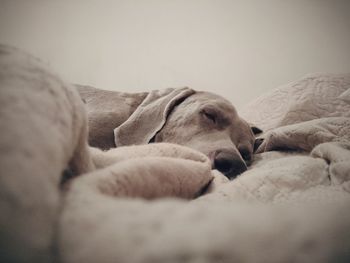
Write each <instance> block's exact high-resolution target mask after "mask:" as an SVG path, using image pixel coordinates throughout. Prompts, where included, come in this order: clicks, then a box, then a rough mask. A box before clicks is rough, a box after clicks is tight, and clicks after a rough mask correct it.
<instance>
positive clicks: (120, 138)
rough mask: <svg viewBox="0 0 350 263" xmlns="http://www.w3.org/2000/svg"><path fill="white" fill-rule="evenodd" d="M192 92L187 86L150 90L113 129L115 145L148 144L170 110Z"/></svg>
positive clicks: (162, 124) (160, 127)
mask: <svg viewBox="0 0 350 263" xmlns="http://www.w3.org/2000/svg"><path fill="white" fill-rule="evenodd" d="M194 93H195V91H194V90H192V89H189V88H187V87H185V88H177V89H173V88H168V89H165V90H154V91H151V92H150V93H149V94H148V95H147V97H146V98H145V99H144V100H143V102H142V103H141V104H140V105H139V106H138V107H137V109H136V110H135V111H134V112H133V114H131V115H130V117H129V118H128V119H127V120H126V121H125V122H124V123H123V124H121V125H120V126H119V127H117V128H115V129H114V141H115V145H116V146H117V147H119V146H125V145H133V144H148V143H149V142H150V140H151V139H152V138H153V137H154V136H155V135H156V133H157V132H158V131H160V130H161V129H162V127H163V126H164V124H165V122H166V120H167V117H168V115H169V113H170V112H171V110H172V109H173V108H174V107H175V106H176V105H177V104H179V103H180V102H181V101H183V100H184V99H185V98H187V97H188V96H190V95H192V94H194Z"/></svg>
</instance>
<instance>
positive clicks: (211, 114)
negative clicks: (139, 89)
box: [115, 88, 261, 178]
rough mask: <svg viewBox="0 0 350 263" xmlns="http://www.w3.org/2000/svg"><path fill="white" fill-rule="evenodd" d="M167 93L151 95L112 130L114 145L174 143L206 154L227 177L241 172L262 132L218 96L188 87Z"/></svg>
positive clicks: (213, 164)
mask: <svg viewBox="0 0 350 263" xmlns="http://www.w3.org/2000/svg"><path fill="white" fill-rule="evenodd" d="M169 92H171V93H174V92H175V94H171V93H168V92H167V93H165V94H167V95H166V96H168V97H165V96H164V95H162V96H159V98H158V97H157V96H158V95H157V96H155V95H151V96H150V99H149V101H150V103H149V102H147V103H143V105H142V106H139V108H138V109H137V110H136V111H135V112H134V114H133V115H131V116H130V118H129V120H128V121H126V122H125V123H124V124H122V125H121V126H119V127H118V128H117V129H115V141H116V145H117V146H119V145H131V144H142V143H149V142H151V141H154V142H171V143H176V144H180V145H184V146H188V147H190V148H193V149H196V150H198V151H200V152H202V153H204V154H206V155H207V156H208V157H209V158H210V159H211V161H212V167H213V168H215V169H218V170H219V171H221V172H222V173H223V174H225V175H226V176H227V177H229V178H234V177H235V176H237V175H238V174H240V173H242V172H244V171H245V170H246V169H247V165H248V164H249V162H250V160H251V158H252V154H253V151H254V143H255V133H257V132H259V131H260V130H259V129H258V128H256V127H251V126H250V125H249V124H248V123H247V122H246V121H244V120H243V119H241V118H240V117H239V116H238V114H237V112H236V109H235V108H234V107H233V105H232V104H231V103H230V102H229V101H227V100H226V99H224V98H223V97H221V96H218V95H216V94H213V93H209V92H195V91H193V90H190V89H186V88H185V89H182V90H172V91H170V90H169ZM169 94H170V95H169ZM155 98H156V99H155ZM164 98H166V99H164ZM157 100H159V101H160V102H159V103H158V101H157ZM145 101H147V98H146V99H145ZM136 130H137V131H138V132H135V131H136ZM260 132H261V131H260Z"/></svg>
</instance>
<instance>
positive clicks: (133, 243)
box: [59, 75, 350, 262]
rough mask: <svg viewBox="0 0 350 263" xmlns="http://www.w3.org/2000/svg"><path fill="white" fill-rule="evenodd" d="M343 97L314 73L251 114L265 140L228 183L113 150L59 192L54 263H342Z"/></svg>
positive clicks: (349, 85)
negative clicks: (99, 166)
mask: <svg viewBox="0 0 350 263" xmlns="http://www.w3.org/2000/svg"><path fill="white" fill-rule="evenodd" d="M349 89H350V75H312V76H307V77H306V78H304V79H302V80H300V81H296V82H294V83H291V84H289V85H286V86H284V87H281V88H279V89H276V90H274V91H272V92H270V93H269V94H267V95H264V96H262V97H260V98H258V99H257V100H256V101H253V102H252V103H251V104H249V105H248V106H247V107H246V108H245V109H244V110H242V111H241V115H242V116H243V117H244V118H246V119H247V120H248V121H249V122H252V123H254V124H256V125H257V126H259V127H261V128H263V129H264V130H265V131H266V132H265V133H264V134H263V135H262V137H263V138H264V139H265V140H264V142H263V144H262V145H261V146H260V147H259V149H258V151H259V152H261V153H260V154H257V156H256V158H255V160H254V162H253V164H252V166H251V167H250V169H249V170H248V171H247V172H245V173H243V174H242V175H241V176H239V177H238V178H237V179H235V180H233V181H228V180H226V179H225V178H224V177H223V176H222V175H221V174H220V173H218V172H216V171H211V172H210V171H208V163H207V161H206V160H205V158H204V157H203V156H201V155H199V157H198V156H197V155H196V154H194V153H193V152H191V154H190V155H192V154H194V156H195V157H193V156H190V155H188V153H187V154H185V155H186V157H185V158H184V156H185V155H184V154H183V153H182V150H181V149H178V148H177V150H174V149H172V147H173V146H171V145H165V146H164V145H162V146H160V145H157V144H155V145H152V146H151V147H150V148H143V149H141V153H140V152H139V150H140V148H136V147H139V146H131V147H130V148H123V149H124V150H123V151H124V152H123V153H122V154H121V155H120V156H123V158H121V157H120V156H119V153H118V149H116V152H115V153H113V154H115V156H119V157H118V158H121V159H123V160H122V161H120V162H118V163H116V164H115V165H112V166H108V167H107V168H105V169H104V170H98V171H96V172H94V173H92V174H89V175H86V176H82V177H80V178H78V179H76V180H75V181H73V183H72V184H71V185H70V186H69V189H68V190H67V194H66V197H65V206H64V210H63V215H62V218H61V223H60V228H61V233H60V237H59V247H60V257H61V259H62V261H63V262H348V261H349V259H350V242H349V241H350V220H349V219H350V193H349V192H350V137H349V135H350V119H349V118H350V106H349ZM133 147H135V148H133ZM158 147H159V148H158ZM162 147H165V148H166V149H165V148H162ZM167 147H169V148H167ZM128 151H130V153H131V152H132V154H131V156H132V158H127V156H128V154H127V152H128ZM147 151H150V153H149V154H150V155H151V156H148V153H147ZM266 151H267V152H266ZM139 153H140V155H139ZM163 155H165V156H166V157H162V156H163ZM115 156H114V157H115ZM118 158H117V159H118ZM157 158H158V159H157ZM162 158H163V159H162ZM188 158H189V160H187V159H188ZM112 159H113V156H111V160H112ZM118 160H119V159H118ZM157 160H158V161H157ZM184 162H185V163H184ZM190 163H191V164H190ZM192 164H193V169H189V167H190V166H191V165H192ZM163 165H164V166H163ZM174 165H175V166H174ZM188 165H190V166H188ZM174 167H177V169H176V168H175V169H174ZM197 170H198V172H197ZM129 175H132V176H129ZM196 176H197V177H196ZM213 177H214V179H213ZM140 178H142V179H140ZM140 180H142V184H139V182H140ZM187 180H189V182H191V183H189V184H188V185H186V186H185V185H184V184H187ZM210 180H212V181H211V184H210V185H209V187H208V188H207V193H206V194H204V195H202V196H200V197H199V198H196V199H194V200H192V201H188V200H185V199H178V198H174V197H182V198H187V199H188V198H192V197H194V196H197V193H198V192H200V191H202V190H203V185H205V182H209V181H210ZM135 185H136V186H135ZM143 185H145V188H143V187H142V186H143ZM181 189H185V190H184V191H182V190H181ZM129 197H133V198H129ZM135 197H136V198H135ZM137 197H139V198H137ZM160 197H163V198H160ZM164 197H165V198H164Z"/></svg>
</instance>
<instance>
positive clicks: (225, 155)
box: [213, 150, 247, 179]
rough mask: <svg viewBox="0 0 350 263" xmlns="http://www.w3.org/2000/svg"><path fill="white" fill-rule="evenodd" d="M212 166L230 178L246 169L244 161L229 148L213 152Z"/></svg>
mask: <svg viewBox="0 0 350 263" xmlns="http://www.w3.org/2000/svg"><path fill="white" fill-rule="evenodd" d="M213 168H215V169H217V170H219V171H220V172H222V173H223V174H224V175H225V176H226V177H228V178H230V179H232V178H234V177H236V176H237V175H239V174H241V173H243V172H244V171H246V170H247V166H246V164H245V162H244V161H243V160H242V159H241V158H240V157H239V156H238V155H237V154H236V153H235V152H232V151H229V150H222V151H217V152H216V153H215V157H214V162H213Z"/></svg>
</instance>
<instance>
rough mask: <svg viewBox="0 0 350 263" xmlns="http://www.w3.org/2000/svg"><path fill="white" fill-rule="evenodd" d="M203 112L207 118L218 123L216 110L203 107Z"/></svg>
mask: <svg viewBox="0 0 350 263" xmlns="http://www.w3.org/2000/svg"><path fill="white" fill-rule="evenodd" d="M201 114H202V115H203V116H204V118H205V119H206V120H209V121H210V122H212V123H213V124H216V123H217V115H216V113H215V112H214V111H211V110H209V109H203V110H202V111H201Z"/></svg>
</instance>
